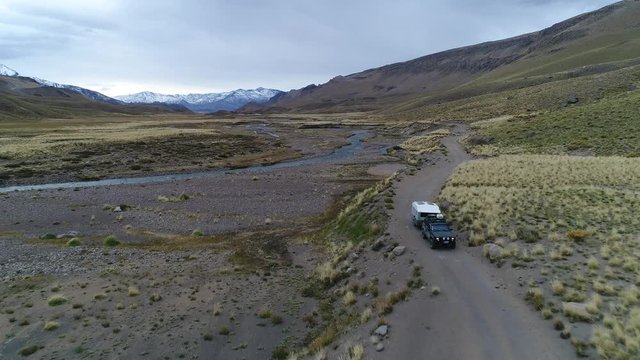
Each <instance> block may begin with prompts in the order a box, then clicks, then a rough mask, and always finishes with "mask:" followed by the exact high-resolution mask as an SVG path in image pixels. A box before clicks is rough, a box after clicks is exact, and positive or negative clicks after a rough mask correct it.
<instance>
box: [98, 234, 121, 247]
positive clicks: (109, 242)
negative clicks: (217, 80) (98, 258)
mask: <svg viewBox="0 0 640 360" xmlns="http://www.w3.org/2000/svg"><path fill="white" fill-rule="evenodd" d="M102 244H103V245H104V246H109V247H113V246H118V245H120V240H118V238H117V237H115V236H113V235H109V236H107V237H106V238H104V241H103V242H102Z"/></svg>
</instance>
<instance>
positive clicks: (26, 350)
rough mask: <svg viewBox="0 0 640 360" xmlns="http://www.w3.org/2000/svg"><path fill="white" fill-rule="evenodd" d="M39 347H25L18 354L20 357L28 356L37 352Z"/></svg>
mask: <svg viewBox="0 0 640 360" xmlns="http://www.w3.org/2000/svg"><path fill="white" fill-rule="evenodd" d="M38 349H39V347H38V346H37V345H31V346H25V347H23V348H22V349H20V350H19V351H18V354H20V355H22V356H29V355H31V354H33V353H34V352H36V351H38Z"/></svg>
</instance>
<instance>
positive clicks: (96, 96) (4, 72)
mask: <svg viewBox="0 0 640 360" xmlns="http://www.w3.org/2000/svg"><path fill="white" fill-rule="evenodd" d="M0 76H21V75H20V74H18V72H17V71H15V70H13V69H11V68H10V67H8V66H5V65H3V64H0ZM28 78H30V79H32V80H33V81H35V82H37V83H38V84H40V85H43V86H50V87H55V88H59V89H67V90H71V91H75V92H77V93H80V94H82V95H84V96H85V97H88V98H89V99H92V100H96V101H102V102H107V103H110V104H121V102H120V101H118V100H116V99H114V98H111V97H108V96H107V95H104V94H101V93H99V92H97V91H93V90H89V89H85V88H82V87H79V86H75V85H66V84H59V83H56V82H53V81H49V80H45V79H40V78H37V77H33V76H28Z"/></svg>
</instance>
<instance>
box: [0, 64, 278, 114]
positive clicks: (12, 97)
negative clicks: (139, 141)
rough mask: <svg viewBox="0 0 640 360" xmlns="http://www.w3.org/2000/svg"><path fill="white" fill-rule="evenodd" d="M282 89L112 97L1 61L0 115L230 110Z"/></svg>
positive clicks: (262, 99)
mask: <svg viewBox="0 0 640 360" xmlns="http://www.w3.org/2000/svg"><path fill="white" fill-rule="evenodd" d="M281 94H282V91H280V90H275V89H265V88H258V89H254V90H244V89H239V90H234V91H229V92H224V93H210V94H189V95H163V94H156V93H152V92H141V93H137V94H133V95H126V96H119V97H117V98H112V97H109V96H107V95H104V94H101V93H99V92H97V91H93V90H89V89H85V88H82V87H79V86H75V85H67V84H59V83H56V82H53V81H49V80H45V79H41V78H38V77H29V76H22V75H21V74H20V73H18V72H17V71H16V70H13V69H12V68H10V67H8V66H6V65H3V64H0V118H20V117H49V116H52V117H68V116H74V115H85V114H93V115H95V114H101V113H123V114H140V113H155V112H167V111H169V112H175V111H178V112H190V111H193V112H215V111H219V110H227V111H232V110H236V109H238V108H240V107H242V106H244V105H246V104H248V103H255V104H262V103H265V102H267V101H268V100H270V99H271V98H272V97H274V96H277V95H281Z"/></svg>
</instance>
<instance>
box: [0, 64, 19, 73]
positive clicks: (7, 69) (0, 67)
mask: <svg viewBox="0 0 640 360" xmlns="http://www.w3.org/2000/svg"><path fill="white" fill-rule="evenodd" d="M0 75H2V76H18V75H20V74H18V72H17V71H15V70H13V69H12V68H10V67H8V66H6V65H3V64H0Z"/></svg>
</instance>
